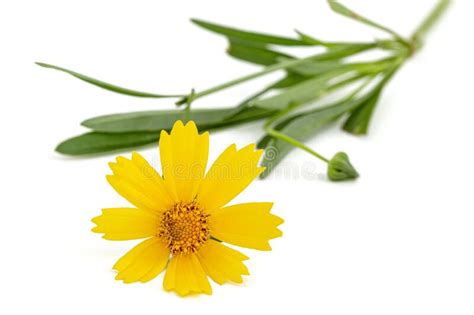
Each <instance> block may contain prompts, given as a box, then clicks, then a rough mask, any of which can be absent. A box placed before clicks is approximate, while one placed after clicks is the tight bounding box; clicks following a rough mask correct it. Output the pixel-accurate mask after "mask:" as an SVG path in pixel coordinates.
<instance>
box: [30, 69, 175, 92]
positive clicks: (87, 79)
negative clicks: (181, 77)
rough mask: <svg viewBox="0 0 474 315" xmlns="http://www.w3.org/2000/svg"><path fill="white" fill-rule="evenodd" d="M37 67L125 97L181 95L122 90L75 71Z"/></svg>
mask: <svg viewBox="0 0 474 315" xmlns="http://www.w3.org/2000/svg"><path fill="white" fill-rule="evenodd" d="M36 64H37V65H39V66H41V67H44V68H50V69H54V70H59V71H62V72H65V73H68V74H70V75H72V76H74V77H76V78H78V79H80V80H82V81H85V82H87V83H90V84H92V85H95V86H98V87H100V88H103V89H106V90H108V91H112V92H115V93H120V94H125V95H130V96H137V97H149V98H169V97H182V96H183V95H164V94H155V93H148V92H141V91H135V90H130V89H127V88H123V87H120V86H117V85H114V84H110V83H107V82H103V81H100V80H97V79H94V78H91V77H89V76H86V75H84V74H80V73H77V72H75V71H71V70H68V69H65V68H61V67H57V66H53V65H50V64H46V63H42V62H37V63H36Z"/></svg>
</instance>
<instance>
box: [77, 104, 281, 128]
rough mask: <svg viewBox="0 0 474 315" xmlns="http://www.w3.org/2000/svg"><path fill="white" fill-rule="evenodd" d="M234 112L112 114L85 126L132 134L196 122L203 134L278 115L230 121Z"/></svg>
mask: <svg viewBox="0 0 474 315" xmlns="http://www.w3.org/2000/svg"><path fill="white" fill-rule="evenodd" d="M231 110H232V108H217V109H194V110H191V111H190V112H189V113H188V115H186V112H185V111H184V110H157V111H142V112H132V113H122V114H112V115H105V116H99V117H95V118H91V119H88V120H85V121H84V122H82V125H83V126H85V127H87V128H90V129H92V130H94V131H97V132H106V133H129V132H150V131H155V132H159V131H161V130H169V129H171V127H173V124H174V122H175V121H176V120H180V119H181V120H194V122H196V124H197V125H198V127H199V129H200V130H208V129H213V128H217V127H223V126H227V125H233V124H238V123H243V122H247V121H253V120H258V119H261V118H264V117H267V116H270V115H271V114H273V113H274V111H272V110H267V109H261V108H245V109H242V110H241V111H240V112H239V113H236V114H235V115H233V116H232V117H230V118H229V111H231Z"/></svg>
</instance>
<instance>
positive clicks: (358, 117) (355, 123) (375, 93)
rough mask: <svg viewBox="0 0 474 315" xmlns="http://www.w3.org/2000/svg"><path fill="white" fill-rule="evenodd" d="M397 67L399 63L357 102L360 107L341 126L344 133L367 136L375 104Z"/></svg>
mask: <svg viewBox="0 0 474 315" xmlns="http://www.w3.org/2000/svg"><path fill="white" fill-rule="evenodd" d="M399 67H400V63H395V64H394V65H392V67H391V68H390V69H389V70H388V71H387V73H386V74H385V76H384V77H383V78H382V80H380V82H379V83H378V84H377V85H376V86H375V87H374V88H373V89H372V90H371V91H370V92H369V93H367V94H366V95H365V96H364V97H362V98H361V99H360V100H359V102H360V106H357V107H355V108H354V110H353V111H352V113H351V115H350V116H349V117H348V118H347V120H346V121H345V123H344V125H343V129H344V130H345V131H347V132H350V133H352V134H355V135H365V134H367V131H368V129H369V124H370V119H371V117H372V114H373V112H374V109H375V107H376V106H377V102H378V100H379V98H380V95H381V93H382V90H383V88H384V87H385V85H386V84H387V83H388V82H389V81H390V79H391V78H392V77H393V75H394V74H395V72H397V70H398V69H399Z"/></svg>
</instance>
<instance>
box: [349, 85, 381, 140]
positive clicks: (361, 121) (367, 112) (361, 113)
mask: <svg viewBox="0 0 474 315" xmlns="http://www.w3.org/2000/svg"><path fill="white" fill-rule="evenodd" d="M380 93H381V89H379V90H377V91H375V93H374V94H372V95H371V96H370V98H369V99H368V100H367V102H366V103H365V104H363V106H360V107H358V108H356V109H355V110H354V111H353V112H352V113H351V115H350V116H349V117H348V118H347V120H346V121H345V123H344V126H343V127H342V128H343V129H344V130H345V131H347V132H350V133H352V134H355V135H365V134H367V131H368V128H369V123H370V118H371V117H372V113H373V111H374V109H375V106H376V105H377V102H378V100H379V97H380Z"/></svg>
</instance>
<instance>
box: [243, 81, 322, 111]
mask: <svg viewBox="0 0 474 315" xmlns="http://www.w3.org/2000/svg"><path fill="white" fill-rule="evenodd" d="M327 81H328V79H327V78H324V77H323V78H320V77H315V78H312V79H308V80H306V81H303V82H301V83H298V84H295V85H293V86H292V87H289V88H287V89H286V90H283V91H282V92H281V93H279V94H276V95H274V96H270V97H267V98H264V99H259V100H255V101H251V102H250V104H249V106H255V107H260V108H266V109H274V110H283V109H285V108H287V107H288V106H289V105H290V104H294V103H305V102H308V101H310V100H312V99H314V98H316V97H318V96H319V95H321V93H322V92H323V91H324V90H325V89H326V87H327Z"/></svg>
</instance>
